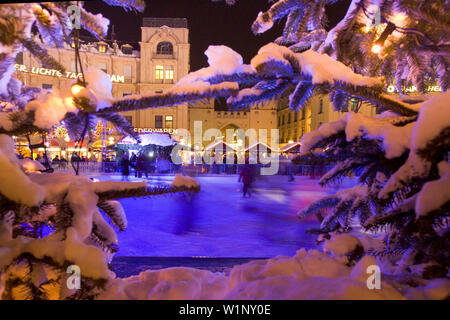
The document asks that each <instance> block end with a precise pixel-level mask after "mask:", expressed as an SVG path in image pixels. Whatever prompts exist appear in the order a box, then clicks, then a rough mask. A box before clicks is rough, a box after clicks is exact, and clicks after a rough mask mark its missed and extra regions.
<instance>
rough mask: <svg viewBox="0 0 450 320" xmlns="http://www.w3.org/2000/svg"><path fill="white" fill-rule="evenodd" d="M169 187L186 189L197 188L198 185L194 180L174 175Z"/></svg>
mask: <svg viewBox="0 0 450 320" xmlns="http://www.w3.org/2000/svg"><path fill="white" fill-rule="evenodd" d="M170 186H171V187H187V188H198V187H199V184H198V182H197V180H195V179H194V178H191V177H188V176H183V175H181V174H176V175H175V179H173V181H172V183H171V185H170Z"/></svg>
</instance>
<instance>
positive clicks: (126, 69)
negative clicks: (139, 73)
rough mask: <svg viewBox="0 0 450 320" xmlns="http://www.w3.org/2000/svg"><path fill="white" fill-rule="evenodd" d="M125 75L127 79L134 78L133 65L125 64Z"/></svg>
mask: <svg viewBox="0 0 450 320" xmlns="http://www.w3.org/2000/svg"><path fill="white" fill-rule="evenodd" d="M123 76H124V78H125V79H130V80H131V78H132V75H131V66H129V65H125V66H123Z"/></svg>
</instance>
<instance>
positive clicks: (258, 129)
mask: <svg viewBox="0 0 450 320" xmlns="http://www.w3.org/2000/svg"><path fill="white" fill-rule="evenodd" d="M199 124H200V125H201V128H202V132H203V133H205V131H207V130H209V129H218V130H220V133H221V135H222V139H223V140H224V141H227V130H233V131H234V132H235V133H236V135H235V136H234V137H228V138H229V139H230V140H231V141H232V144H236V147H238V148H241V147H243V148H246V147H248V146H249V145H250V144H252V143H254V142H255V141H254V140H255V139H256V140H257V141H262V142H264V143H266V144H268V145H269V146H272V144H273V143H272V141H271V139H272V132H273V131H272V130H276V129H277V108H276V104H275V103H274V102H271V103H267V104H265V105H264V106H263V107H261V108H258V109H256V108H247V109H245V110H233V109H232V108H230V107H229V106H228V105H227V104H226V102H225V100H224V99H216V100H214V99H212V100H210V101H209V103H197V104H194V105H192V106H190V107H189V131H190V133H191V135H192V134H193V132H194V126H195V125H197V126H198V125H199ZM239 129H240V130H243V131H244V133H247V136H246V137H245V141H244V140H243V139H241V140H242V141H238V139H239V137H238V134H237V130H239ZM249 129H254V130H255V133H256V136H255V139H254V138H253V137H251V134H250V133H249V132H248V130H249ZM274 138H277V137H276V136H274ZM252 139H253V140H252ZM219 140H220V138H219ZM230 140H228V141H230ZM277 142H278V140H277ZM211 143H214V140H212V139H211V140H206V139H205V140H204V141H203V143H202V145H203V147H207V146H208V145H209V144H211ZM191 144H192V142H191Z"/></svg>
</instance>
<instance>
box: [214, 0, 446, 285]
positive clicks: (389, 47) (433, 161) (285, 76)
mask: <svg viewBox="0 0 450 320" xmlns="http://www.w3.org/2000/svg"><path fill="white" fill-rule="evenodd" d="M334 2H336V1H326V0H317V1H302V0H279V1H276V2H275V3H274V4H273V5H272V6H271V7H270V9H269V10H268V11H266V12H264V13H260V14H259V15H258V17H257V18H256V20H255V22H254V23H253V26H252V29H253V31H254V32H255V33H261V32H264V31H266V30H268V29H270V28H271V27H272V26H273V24H274V22H275V21H277V20H280V19H282V18H284V17H287V19H286V23H285V28H284V32H283V35H282V36H281V37H279V38H278V39H277V40H276V41H275V42H276V43H277V44H279V45H286V46H288V47H284V46H277V45H276V44H270V45H267V46H265V47H263V48H261V50H260V51H259V53H258V55H257V56H256V57H254V58H253V59H252V62H251V66H252V67H253V69H254V70H255V72H252V71H250V72H242V71H236V72H233V73H231V74H226V75H223V74H222V75H218V76H216V77H209V78H207V81H209V82H210V83H214V84H215V85H217V83H218V82H225V81H236V82H239V85H240V87H239V88H240V91H239V92H238V94H236V95H235V96H234V97H231V98H229V99H228V101H229V102H230V104H231V105H235V106H238V107H239V106H245V105H246V104H249V103H251V104H253V103H260V102H263V101H266V100H268V99H271V98H277V97H279V96H280V95H281V94H283V93H287V94H289V105H290V107H291V108H292V109H298V108H301V107H303V106H304V105H305V104H306V102H307V101H308V99H309V98H310V97H311V96H312V95H313V94H314V93H317V94H322V93H329V95H330V99H331V101H332V102H333V105H334V107H335V109H336V110H343V109H344V108H343V107H344V106H347V101H348V99H349V98H352V97H355V98H357V99H358V100H360V101H365V102H368V103H372V104H374V105H375V106H377V109H378V110H379V111H384V112H383V113H382V114H380V115H379V116H377V117H376V118H370V117H366V116H363V115H359V114H355V113H353V112H350V113H348V114H346V115H345V116H343V117H342V118H341V119H339V120H338V121H335V122H332V123H325V124H323V125H322V126H321V127H320V128H319V129H318V130H316V131H313V132H311V133H308V134H306V135H305V136H304V137H303V138H302V150H301V151H302V156H301V157H299V158H298V159H296V162H297V163H317V164H323V163H328V164H329V163H335V167H334V168H333V169H332V170H330V171H329V172H327V173H326V174H325V175H324V176H323V177H322V179H321V184H323V185H324V184H327V183H332V182H334V181H337V180H339V179H341V178H343V177H345V176H348V175H357V176H358V177H359V178H358V179H359V182H360V184H359V185H357V186H355V187H353V188H351V189H348V190H342V191H340V192H338V193H337V194H336V195H333V196H329V197H326V198H324V199H321V200H319V201H317V202H315V203H313V204H312V205H311V206H310V207H309V208H307V209H305V210H304V211H303V212H302V213H301V214H300V216H304V215H308V214H312V213H318V214H319V217H320V218H321V228H320V230H316V231H318V232H320V233H325V234H326V235H328V236H329V234H330V233H332V232H336V231H346V230H349V229H350V226H351V225H352V223H353V222H354V220H356V221H358V222H359V223H360V224H361V225H362V226H363V227H364V228H365V229H367V230H371V231H378V230H380V229H382V230H385V231H387V235H386V238H385V248H384V249H383V250H381V251H379V252H375V254H398V255H399V256H400V257H401V259H399V262H398V270H397V271H398V272H399V273H401V272H404V271H405V269H407V267H408V266H411V265H420V266H422V267H423V268H422V269H421V272H422V274H421V275H422V276H425V277H440V276H445V275H446V274H447V273H448V269H449V261H450V253H449V250H448V247H449V245H450V232H449V229H448V222H449V205H450V194H449V193H448V191H447V190H448V189H449V187H450V180H448V172H449V171H448V170H449V169H448V168H449V164H448V152H449V147H450V140H449V138H448V137H449V130H450V120H449V119H450V117H449V115H450V114H449V112H450V109H449V107H450V96H449V92H448V91H447V88H448V80H449V76H450V74H449V72H448V65H449V60H448V58H449V51H448V40H449V33H448V27H449V20H448V18H447V16H446V15H445V13H446V12H447V11H448V8H449V6H450V2H448V1H408V0H405V1H402V0H397V1H389V0H387V1H371V0H353V1H352V2H351V4H350V6H349V8H348V11H347V13H346V15H345V17H344V18H343V19H342V21H340V22H339V23H338V24H337V25H336V26H335V27H334V28H332V29H330V30H328V31H327V30H325V23H326V16H325V6H326V5H329V4H331V3H334ZM330 57H332V58H334V59H335V60H333V59H331V58H330ZM336 60H338V61H341V62H343V65H341V64H338V63H337V61H336ZM344 65H345V66H344ZM347 67H349V68H351V69H349V68H347ZM346 68H347V69H346ZM351 71H354V72H356V73H357V74H361V75H365V76H372V77H374V76H383V78H364V77H361V76H359V75H355V74H353V73H352V72H351ZM357 77H360V78H357ZM436 78H438V79H439V83H440V85H441V88H442V91H443V92H445V93H442V94H439V95H437V96H436V97H433V98H430V97H429V96H423V97H417V96H415V97H408V96H402V97H401V98H399V99H393V98H392V97H389V96H387V95H386V94H384V93H383V92H384V87H385V86H386V84H389V83H392V82H393V81H394V82H395V84H396V86H397V88H398V90H399V92H400V93H403V90H402V89H403V86H404V85H406V84H407V82H411V83H412V84H414V85H415V86H416V87H417V88H418V89H419V90H420V91H424V90H425V85H426V84H427V83H431V82H430V81H433V80H434V79H436ZM446 91H447V92H446Z"/></svg>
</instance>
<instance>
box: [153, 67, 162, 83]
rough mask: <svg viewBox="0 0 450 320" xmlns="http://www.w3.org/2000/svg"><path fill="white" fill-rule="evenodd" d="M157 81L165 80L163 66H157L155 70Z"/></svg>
mask: <svg viewBox="0 0 450 320" xmlns="http://www.w3.org/2000/svg"><path fill="white" fill-rule="evenodd" d="M155 79H156V80H163V79H164V67H163V66H156V68H155Z"/></svg>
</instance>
